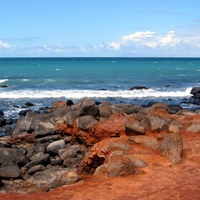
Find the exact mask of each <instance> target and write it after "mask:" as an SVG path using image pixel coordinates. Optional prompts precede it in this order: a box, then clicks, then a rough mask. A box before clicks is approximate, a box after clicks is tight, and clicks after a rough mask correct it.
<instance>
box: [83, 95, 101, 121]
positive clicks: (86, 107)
mask: <svg viewBox="0 0 200 200" xmlns="http://www.w3.org/2000/svg"><path fill="white" fill-rule="evenodd" d="M79 114H80V116H85V115H91V116H93V117H97V116H98V115H99V108H98V106H97V105H96V104H95V102H94V101H93V100H91V99H85V100H84V101H83V102H82V105H81V107H80V110H79Z"/></svg>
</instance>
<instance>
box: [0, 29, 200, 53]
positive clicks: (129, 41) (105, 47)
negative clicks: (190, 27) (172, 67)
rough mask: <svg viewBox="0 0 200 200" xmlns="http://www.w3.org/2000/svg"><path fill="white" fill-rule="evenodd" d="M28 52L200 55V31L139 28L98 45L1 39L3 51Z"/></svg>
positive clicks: (0, 48)
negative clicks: (29, 44) (24, 43)
mask: <svg viewBox="0 0 200 200" xmlns="http://www.w3.org/2000/svg"><path fill="white" fill-rule="evenodd" d="M8 52H11V53H12V55H15V53H16V55H19V54H20V55H22V56H23V55H25V56H32V55H33V56H46V55H47V56H48V55H50V56H71V55H73V56H85V55H86V56H90V55H91V56H107V55H111V56H120V55H123V56H126V55H127V56H199V55H200V54H199V53H200V36H199V35H198V34H190V35H188V34H185V35H184V34H177V33H176V32H175V31H174V30H170V31H169V32H168V33H156V32H153V31H149V30H147V31H143V32H142V31H138V32H134V33H132V34H129V35H124V36H122V37H120V38H119V39H118V40H116V41H110V42H108V43H106V42H105V43H102V44H98V45H92V44H86V45H84V46H81V45H74V46H66V45H64V44H56V45H53V46H52V45H47V44H44V45H41V46H32V47H23V46H16V45H13V44H9V43H6V42H4V41H1V40H0V55H1V54H5V55H6V54H7V55H9V54H8Z"/></svg>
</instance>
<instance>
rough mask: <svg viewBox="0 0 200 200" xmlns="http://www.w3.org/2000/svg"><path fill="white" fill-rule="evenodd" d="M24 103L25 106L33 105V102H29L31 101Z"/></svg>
mask: <svg viewBox="0 0 200 200" xmlns="http://www.w3.org/2000/svg"><path fill="white" fill-rule="evenodd" d="M24 105H25V106H26V107H32V106H34V104H33V103H31V102H26V103H25V104H24Z"/></svg>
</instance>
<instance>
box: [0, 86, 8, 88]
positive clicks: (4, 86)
mask: <svg viewBox="0 0 200 200" xmlns="http://www.w3.org/2000/svg"><path fill="white" fill-rule="evenodd" d="M0 87H1V88H7V87H8V85H1V86H0Z"/></svg>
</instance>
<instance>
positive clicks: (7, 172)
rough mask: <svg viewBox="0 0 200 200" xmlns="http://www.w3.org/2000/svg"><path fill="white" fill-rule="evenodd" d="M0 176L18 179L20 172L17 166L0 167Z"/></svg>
mask: <svg viewBox="0 0 200 200" xmlns="http://www.w3.org/2000/svg"><path fill="white" fill-rule="evenodd" d="M0 176H1V177H2V178H19V177H20V176H21V170H20V169H19V167H18V166H17V165H13V166H6V167H1V168H0Z"/></svg>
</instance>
